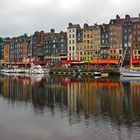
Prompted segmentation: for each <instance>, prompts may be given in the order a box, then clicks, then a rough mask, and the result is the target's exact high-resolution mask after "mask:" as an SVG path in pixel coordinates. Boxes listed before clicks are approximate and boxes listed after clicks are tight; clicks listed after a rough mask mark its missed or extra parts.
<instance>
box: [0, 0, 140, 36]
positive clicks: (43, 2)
mask: <svg viewBox="0 0 140 140" xmlns="http://www.w3.org/2000/svg"><path fill="white" fill-rule="evenodd" d="M139 9H140V1H138V0H129V1H128V0H39V1H38V0H10V1H9V0H1V4H0V21H1V22H0V36H2V37H6V36H11V37H12V36H18V35H21V34H24V33H28V34H33V33H34V31H36V30H44V31H45V32H48V31H49V30H50V29H51V28H55V29H56V30H57V31H60V30H66V28H67V26H68V23H69V22H72V23H79V24H81V25H83V24H84V22H88V23H89V24H94V23H95V22H98V23H103V22H105V23H108V22H109V20H110V18H115V16H116V14H119V15H120V16H123V17H124V16H125V14H130V15H132V16H138V14H139V12H140V11H139Z"/></svg>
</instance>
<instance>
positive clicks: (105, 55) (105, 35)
mask: <svg viewBox="0 0 140 140" xmlns="http://www.w3.org/2000/svg"><path fill="white" fill-rule="evenodd" d="M109 54H110V53H109V25H108V24H102V25H101V50H100V57H101V59H109Z"/></svg>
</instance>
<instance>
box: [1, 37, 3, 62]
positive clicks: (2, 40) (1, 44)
mask: <svg viewBox="0 0 140 140" xmlns="http://www.w3.org/2000/svg"><path fill="white" fill-rule="evenodd" d="M2 59H3V38H1V37H0V61H1V60H2Z"/></svg>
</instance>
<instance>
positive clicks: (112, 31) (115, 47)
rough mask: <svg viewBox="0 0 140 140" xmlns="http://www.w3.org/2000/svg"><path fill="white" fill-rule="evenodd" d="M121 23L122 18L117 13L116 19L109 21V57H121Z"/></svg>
mask: <svg viewBox="0 0 140 140" xmlns="http://www.w3.org/2000/svg"><path fill="white" fill-rule="evenodd" d="M122 23H123V19H120V17H119V16H118V15H117V16H116V19H111V20H110V23H109V42H110V58H111V59H119V60H120V59H122V57H123V49H122Z"/></svg>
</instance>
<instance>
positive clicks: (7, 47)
mask: <svg viewBox="0 0 140 140" xmlns="http://www.w3.org/2000/svg"><path fill="white" fill-rule="evenodd" d="M9 52H10V44H9V42H7V41H4V43H3V63H9V61H10V57H9Z"/></svg>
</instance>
